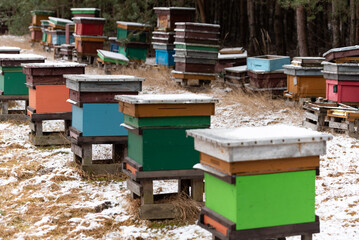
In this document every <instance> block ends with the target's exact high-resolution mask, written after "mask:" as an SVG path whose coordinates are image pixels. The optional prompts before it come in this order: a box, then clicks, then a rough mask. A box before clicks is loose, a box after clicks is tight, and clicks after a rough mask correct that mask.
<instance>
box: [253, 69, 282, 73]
mask: <svg viewBox="0 0 359 240" xmlns="http://www.w3.org/2000/svg"><path fill="white" fill-rule="evenodd" d="M248 72H252V73H255V74H271V73H284V69H277V70H273V71H265V70H255V69H250V70H248Z"/></svg>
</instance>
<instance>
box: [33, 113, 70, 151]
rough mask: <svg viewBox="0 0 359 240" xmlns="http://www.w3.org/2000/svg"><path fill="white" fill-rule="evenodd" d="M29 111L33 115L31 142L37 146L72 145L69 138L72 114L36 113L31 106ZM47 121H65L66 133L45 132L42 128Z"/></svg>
mask: <svg viewBox="0 0 359 240" xmlns="http://www.w3.org/2000/svg"><path fill="white" fill-rule="evenodd" d="M27 111H28V112H30V113H31V115H30V117H29V119H30V129H31V132H30V134H29V138H30V141H31V142H32V143H33V144H34V145H35V146H52V145H70V141H69V140H68V138H67V136H68V135H69V127H70V126H71V118H72V113H71V112H69V113H35V112H36V111H35V110H34V109H33V108H31V107H30V106H28V107H27ZM46 120H64V125H65V131H63V132H56V131H53V132H44V131H43V128H42V123H43V121H46Z"/></svg>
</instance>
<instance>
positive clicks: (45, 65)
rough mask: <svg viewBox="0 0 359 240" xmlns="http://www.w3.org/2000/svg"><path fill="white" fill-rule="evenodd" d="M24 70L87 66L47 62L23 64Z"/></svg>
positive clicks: (73, 63) (83, 65)
mask: <svg viewBox="0 0 359 240" xmlns="http://www.w3.org/2000/svg"><path fill="white" fill-rule="evenodd" d="M21 66H22V67H24V68H71V67H86V66H87V64H82V63H75V62H55V61H46V62H44V63H23V64H21Z"/></svg>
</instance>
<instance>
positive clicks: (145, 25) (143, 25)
mask: <svg viewBox="0 0 359 240" xmlns="http://www.w3.org/2000/svg"><path fill="white" fill-rule="evenodd" d="M116 24H121V25H125V26H136V27H151V26H150V25H148V24H145V23H138V22H124V21H117V22H116Z"/></svg>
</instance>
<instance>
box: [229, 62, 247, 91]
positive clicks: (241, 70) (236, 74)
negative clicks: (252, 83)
mask: <svg viewBox="0 0 359 240" xmlns="http://www.w3.org/2000/svg"><path fill="white" fill-rule="evenodd" d="M224 73H225V74H224V81H225V82H226V84H228V85H231V86H235V87H240V88H242V89H244V88H245V87H244V85H245V84H246V83H248V82H249V80H248V74H247V65H244V66H238V67H229V68H225V69H224Z"/></svg>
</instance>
